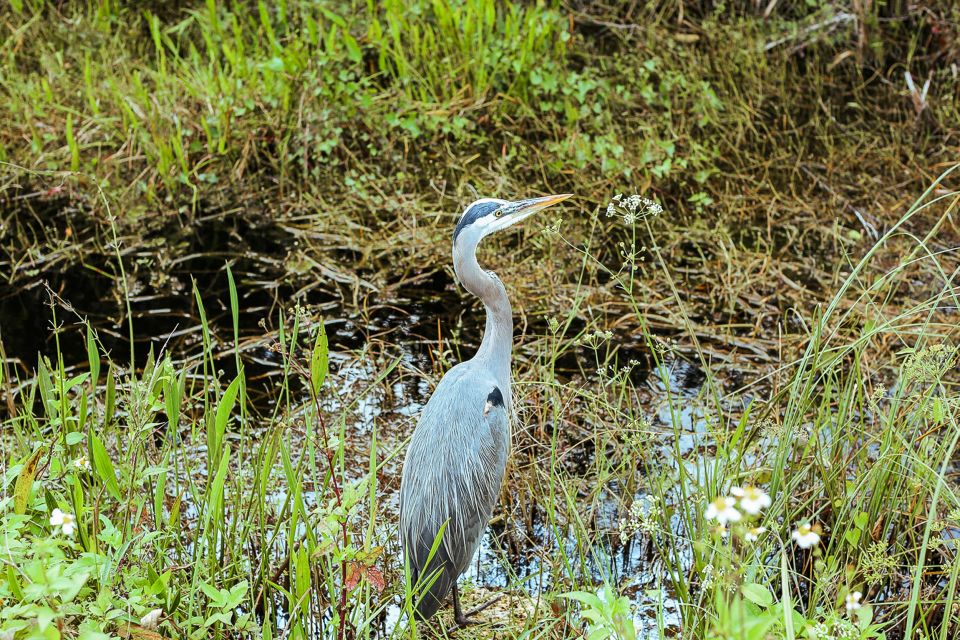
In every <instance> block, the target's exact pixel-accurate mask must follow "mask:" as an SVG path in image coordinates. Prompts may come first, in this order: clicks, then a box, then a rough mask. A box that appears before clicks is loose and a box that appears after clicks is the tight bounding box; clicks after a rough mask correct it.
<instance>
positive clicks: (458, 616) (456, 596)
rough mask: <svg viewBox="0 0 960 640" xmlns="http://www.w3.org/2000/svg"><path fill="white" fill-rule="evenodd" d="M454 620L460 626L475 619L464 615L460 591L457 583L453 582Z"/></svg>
mask: <svg viewBox="0 0 960 640" xmlns="http://www.w3.org/2000/svg"><path fill="white" fill-rule="evenodd" d="M453 621H454V622H456V623H457V626H458V627H465V626H467V625H468V624H470V623H472V622H473V621H472V620H470V618H469V617H468V616H465V615H463V609H461V608H460V591H459V590H458V589H457V583H456V582H454V583H453Z"/></svg>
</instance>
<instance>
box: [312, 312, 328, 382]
mask: <svg viewBox="0 0 960 640" xmlns="http://www.w3.org/2000/svg"><path fill="white" fill-rule="evenodd" d="M329 370H330V352H329V349H328V345H327V332H326V330H325V329H324V328H323V323H322V322H321V323H320V331H319V333H317V340H316V342H314V344H313V353H312V354H311V355H310V383H311V385H313V392H314V393H315V394H319V393H320V387H322V386H323V381H324V380H326V378H327V372H328V371H329Z"/></svg>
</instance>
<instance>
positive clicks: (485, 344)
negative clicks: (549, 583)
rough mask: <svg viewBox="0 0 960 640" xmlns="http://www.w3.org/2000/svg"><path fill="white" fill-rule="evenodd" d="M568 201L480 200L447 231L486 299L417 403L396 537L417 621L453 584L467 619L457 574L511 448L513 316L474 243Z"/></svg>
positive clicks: (461, 272)
mask: <svg viewBox="0 0 960 640" xmlns="http://www.w3.org/2000/svg"><path fill="white" fill-rule="evenodd" d="M569 197H570V194H563V195H557V196H547V197H544V198H533V199H531V200H520V201H517V202H510V201H508V200H498V199H496V198H482V199H480V200H477V201H476V202H474V203H473V204H471V205H470V206H468V207H467V208H466V210H465V211H464V212H463V215H462V216H461V217H460V221H459V222H458V223H457V226H456V228H455V229H454V231H453V269H454V271H455V272H456V274H457V279H459V280H460V283H461V284H463V286H464V288H465V289H466V290H467V291H469V292H470V293H472V294H473V295H475V296H477V297H478V298H480V300H481V301H482V302H483V306H484V308H485V309H486V314H487V321H486V328H485V329H484V331H483V341H482V342H481V343H480V348H479V349H478V350H477V353H476V355H475V356H474V357H473V358H471V359H470V360H467V361H466V362H461V363H460V364H458V365H456V366H455V367H453V368H452V369H450V371H448V372H447V373H446V375H444V376H443V379H441V380H440V384H438V385H437V388H436V390H435V391H434V392H433V395H432V396H431V397H430V400H429V401H428V402H427V405H426V406H425V407H424V408H423V413H421V415H420V420H419V421H418V422H417V427H416V429H415V430H414V432H413V438H412V439H411V441H410V447H409V449H408V450H407V458H406V460H405V461H404V463H403V476H402V480H401V482H400V541H401V543H402V545H403V552H404V558H405V561H406V562H407V563H408V564H409V567H410V577H411V581H412V584H414V585H417V583H418V581H419V583H420V584H419V587H420V589H419V590H418V593H417V597H418V598H419V600H418V601H417V602H416V605H415V606H416V612H415V613H416V616H417V617H418V618H420V619H426V618H429V617H430V616H432V615H433V614H434V613H436V611H437V609H439V608H440V605H441V603H442V602H443V600H444V599H445V598H446V596H447V593H448V592H449V591H450V589H451V587H452V588H453V607H454V614H455V620H456V622H457V624H458V625H465V624H467V623H468V622H469V620H468V618H467V617H466V616H464V614H463V611H462V610H461V608H460V598H459V594H458V593H457V578H458V577H459V576H460V574H461V573H463V571H464V569H466V568H467V565H468V564H469V563H470V560H471V559H472V558H473V554H474V553H475V552H476V550H477V545H478V544H479V542H480V537H481V535H482V534H483V531H484V529H486V526H487V522H488V521H489V519H490V516H491V514H492V513H493V506H494V504H495V503H496V501H497V496H498V494H499V493H500V482H501V480H502V479H503V474H504V471H505V470H506V466H507V454H508V452H509V450H510V416H511V411H512V404H513V403H512V397H511V394H510V356H511V352H512V350H513V316H512V312H511V309H510V300H509V299H508V298H507V292H506V289H505V288H504V286H503V283H502V282H501V281H500V278H498V277H497V275H496V274H495V273H493V272H492V271H484V270H483V269H481V268H480V265H479V264H478V263H477V245H478V244H479V243H480V241H481V240H482V239H483V238H485V237H486V236H488V235H490V234H491V233H494V232H496V231H500V230H501V229H506V228H507V227H509V226H511V225H513V224H516V223H517V222H520V221H521V220H524V219H525V218H527V217H528V216H530V215H531V214H533V213H535V212H537V211H539V210H541V209H544V208H546V207H549V206H550V205H552V204H556V203H558V202H560V201H561V200H566V199H567V198H569ZM435 542H437V544H436V545H435ZM431 551H432V552H433V553H432V557H431ZM428 560H429V562H428Z"/></svg>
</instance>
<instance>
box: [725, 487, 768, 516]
mask: <svg viewBox="0 0 960 640" xmlns="http://www.w3.org/2000/svg"><path fill="white" fill-rule="evenodd" d="M730 493H732V494H733V495H735V496H736V497H738V498H740V508H741V509H743V510H744V511H746V512H747V513H749V514H750V515H752V516H755V515H757V514H758V513H760V512H761V511H762V510H764V509H766V508H767V507H769V506H770V496H768V495H767V494H766V493H764V492H763V489H758V488H757V487H744V488H742V489H741V488H740V487H734V488H733V489H731V490H730Z"/></svg>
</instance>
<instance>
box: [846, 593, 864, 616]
mask: <svg viewBox="0 0 960 640" xmlns="http://www.w3.org/2000/svg"><path fill="white" fill-rule="evenodd" d="M862 597H863V594H862V593H860V592H859V591H853V592H851V593H848V594H847V597H846V605H847V611H848V612H852V611H856V610H857V609H859V608H860V607H862V606H863V605H862V604H861V603H860V598H862Z"/></svg>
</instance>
